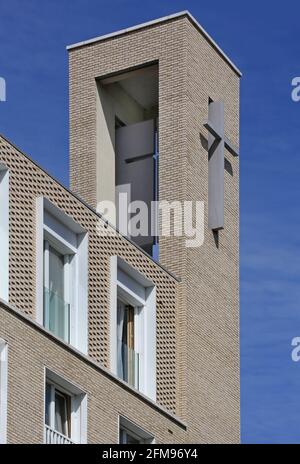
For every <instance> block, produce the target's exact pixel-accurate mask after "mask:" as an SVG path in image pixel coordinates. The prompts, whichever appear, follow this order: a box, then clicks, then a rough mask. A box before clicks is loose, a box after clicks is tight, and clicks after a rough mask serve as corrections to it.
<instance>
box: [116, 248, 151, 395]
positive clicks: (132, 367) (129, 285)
mask: <svg viewBox="0 0 300 464" xmlns="http://www.w3.org/2000/svg"><path fill="white" fill-rule="evenodd" d="M111 270H112V275H111V278H112V285H111V292H112V293H111V298H112V300H111V301H112V304H111V324H110V327H111V334H110V338H111V344H110V352H111V368H112V370H113V372H114V373H115V374H116V375H117V376H118V377H119V378H120V379H122V380H123V381H125V382H127V383H128V384H129V385H131V386H132V387H134V388H136V389H138V390H140V391H141V392H143V393H144V394H146V395H147V396H149V397H150V398H152V399H153V400H155V399H156V289H155V286H154V285H153V284H152V283H151V282H150V281H148V280H147V279H146V278H145V277H144V276H142V275H141V274H140V273H138V272H137V271H135V270H134V269H133V268H131V267H130V266H129V265H128V264H127V263H125V262H124V261H123V260H121V259H118V258H117V257H112V258H111ZM114 284H115V285H114Z"/></svg>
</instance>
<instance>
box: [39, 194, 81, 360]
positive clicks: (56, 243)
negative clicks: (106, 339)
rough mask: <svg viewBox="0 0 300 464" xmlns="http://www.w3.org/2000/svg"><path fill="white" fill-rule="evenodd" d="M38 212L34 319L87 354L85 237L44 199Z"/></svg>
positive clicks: (71, 222) (65, 216) (79, 229)
mask: <svg viewBox="0 0 300 464" xmlns="http://www.w3.org/2000/svg"><path fill="white" fill-rule="evenodd" d="M37 210H38V218H37V311H36V312H37V319H38V321H39V322H40V323H41V324H43V325H44V327H45V328H46V329H47V330H49V331H50V332H52V333H53V334H54V335H56V336H57V337H59V338H61V339H62V340H64V341H65V342H67V343H70V344H71V345H73V346H75V347H76V348H77V349H79V350H80V351H82V352H83V353H87V345H88V343H87V330H88V327H87V312H88V235H87V233H86V231H85V230H84V229H83V228H82V227H81V226H80V225H79V224H77V223H76V222H75V221H73V219H71V218H70V217H69V216H67V215H66V214H65V213H64V212H63V211H61V210H59V209H58V208H57V207H56V206H54V205H52V203H50V202H49V201H48V200H46V199H45V198H39V199H38V201H37Z"/></svg>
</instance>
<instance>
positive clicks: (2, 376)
mask: <svg viewBox="0 0 300 464" xmlns="http://www.w3.org/2000/svg"><path fill="white" fill-rule="evenodd" d="M6 420H7V344H6V343H5V341H4V340H1V339H0V444H4V443H6Z"/></svg>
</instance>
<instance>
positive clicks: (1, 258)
mask: <svg viewBox="0 0 300 464" xmlns="http://www.w3.org/2000/svg"><path fill="white" fill-rule="evenodd" d="M8 271H9V171H8V169H7V168H6V167H5V166H4V165H2V164H0V298H2V300H4V301H7V302H8V296H9V295H8V289H9V273H8Z"/></svg>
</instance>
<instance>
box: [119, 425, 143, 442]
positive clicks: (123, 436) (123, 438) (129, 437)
mask: <svg viewBox="0 0 300 464" xmlns="http://www.w3.org/2000/svg"><path fill="white" fill-rule="evenodd" d="M140 443H143V440H142V439H141V438H138V437H137V436H136V435H134V434H132V433H131V432H129V431H128V430H126V429H122V428H121V430H120V444H123V445H139V444H140Z"/></svg>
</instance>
